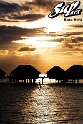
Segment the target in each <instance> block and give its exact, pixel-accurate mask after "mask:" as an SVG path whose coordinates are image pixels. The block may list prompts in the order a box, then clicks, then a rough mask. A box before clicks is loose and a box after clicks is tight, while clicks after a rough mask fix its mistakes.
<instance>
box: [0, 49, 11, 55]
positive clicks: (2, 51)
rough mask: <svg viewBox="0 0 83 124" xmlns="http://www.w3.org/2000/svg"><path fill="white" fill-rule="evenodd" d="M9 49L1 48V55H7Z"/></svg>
mask: <svg viewBox="0 0 83 124" xmlns="http://www.w3.org/2000/svg"><path fill="white" fill-rule="evenodd" d="M8 52H9V51H8V50H1V49H0V56H6V55H8Z"/></svg>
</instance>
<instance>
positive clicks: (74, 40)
mask: <svg viewBox="0 0 83 124" xmlns="http://www.w3.org/2000/svg"><path fill="white" fill-rule="evenodd" d="M72 42H73V43H77V42H83V37H76V38H73V39H72Z"/></svg>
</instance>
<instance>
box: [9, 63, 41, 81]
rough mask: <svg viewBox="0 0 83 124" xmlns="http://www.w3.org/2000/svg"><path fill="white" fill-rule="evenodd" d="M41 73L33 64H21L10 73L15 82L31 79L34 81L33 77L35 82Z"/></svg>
mask: <svg viewBox="0 0 83 124" xmlns="http://www.w3.org/2000/svg"><path fill="white" fill-rule="evenodd" d="M39 74H40V72H39V71H38V70H37V69H35V68H34V67H33V66H31V65H19V66H18V67H17V68H16V69H14V70H13V71H12V72H11V73H10V77H11V79H13V81H14V82H19V80H23V82H25V83H28V79H29V82H31V83H32V79H33V82H35V79H36V78H38V77H39ZM26 79H27V81H26Z"/></svg>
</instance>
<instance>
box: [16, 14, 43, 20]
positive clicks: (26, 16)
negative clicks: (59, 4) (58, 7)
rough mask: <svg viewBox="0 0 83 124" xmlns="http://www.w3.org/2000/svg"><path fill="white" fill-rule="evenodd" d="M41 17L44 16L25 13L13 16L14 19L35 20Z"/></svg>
mask: <svg viewBox="0 0 83 124" xmlns="http://www.w3.org/2000/svg"><path fill="white" fill-rule="evenodd" d="M43 17H45V16H44V15H42V14H25V15H21V16H15V17H14V19H18V20H27V21H35V20H38V19H41V18H43Z"/></svg>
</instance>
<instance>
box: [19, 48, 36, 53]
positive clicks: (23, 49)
mask: <svg viewBox="0 0 83 124" xmlns="http://www.w3.org/2000/svg"><path fill="white" fill-rule="evenodd" d="M35 50H36V48H31V47H22V48H20V49H19V50H18V51H20V52H22V51H35Z"/></svg>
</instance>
